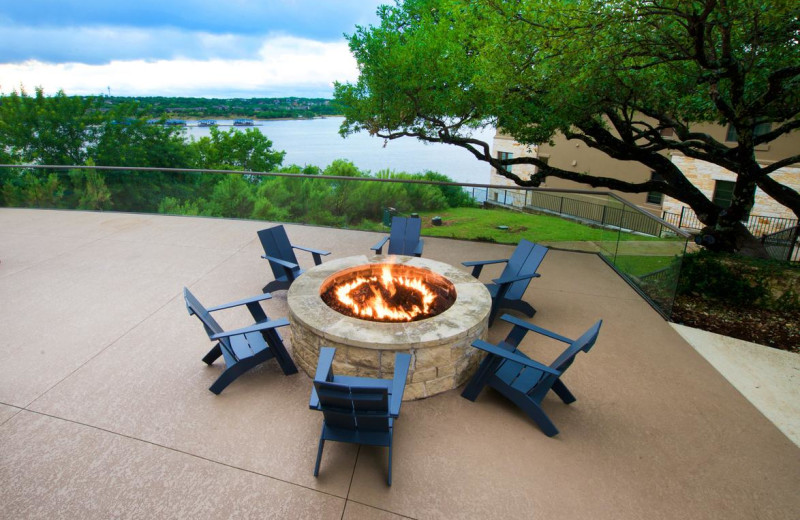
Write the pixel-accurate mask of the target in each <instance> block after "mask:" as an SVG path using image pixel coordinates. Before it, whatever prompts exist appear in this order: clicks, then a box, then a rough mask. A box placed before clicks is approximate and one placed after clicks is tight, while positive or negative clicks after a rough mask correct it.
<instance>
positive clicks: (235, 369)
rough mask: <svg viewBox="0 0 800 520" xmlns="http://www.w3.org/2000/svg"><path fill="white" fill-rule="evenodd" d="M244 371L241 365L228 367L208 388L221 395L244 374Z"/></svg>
mask: <svg viewBox="0 0 800 520" xmlns="http://www.w3.org/2000/svg"><path fill="white" fill-rule="evenodd" d="M244 372H245V371H244V370H241V367H240V366H239V365H234V366H232V367H231V368H228V369H226V370H225V372H223V373H222V375H221V376H219V377H218V378H217V380H216V381H214V384H213V385H211V386H209V387H208V389H209V390H211V391H212V392H214V393H215V394H216V395H219V394H221V393H222V391H223V390H225V389H226V388H227V387H228V385H229V384H231V383H233V382H234V381H235V380H236V378H237V377H239V376H240V375H242V374H243V373H244Z"/></svg>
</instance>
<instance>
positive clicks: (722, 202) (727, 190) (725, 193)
mask: <svg viewBox="0 0 800 520" xmlns="http://www.w3.org/2000/svg"><path fill="white" fill-rule="evenodd" d="M734 186H736V183H735V182H733V181H716V183H715V184H714V197H713V198H712V199H711V202H713V203H714V204H716V205H717V206H719V207H720V208H728V207H730V205H731V201H733V187H734Z"/></svg>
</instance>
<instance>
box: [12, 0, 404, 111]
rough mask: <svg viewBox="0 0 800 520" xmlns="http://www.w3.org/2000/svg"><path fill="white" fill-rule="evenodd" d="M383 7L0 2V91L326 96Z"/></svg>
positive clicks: (243, 0) (150, 0)
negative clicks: (353, 39) (353, 41)
mask: <svg viewBox="0 0 800 520" xmlns="http://www.w3.org/2000/svg"><path fill="white" fill-rule="evenodd" d="M382 3H393V1H392V0H260V1H258V0H218V1H212V0H138V1H129V0H105V1H98V0H0V91H2V92H3V93H6V94H7V93H9V92H11V91H12V90H19V89H20V86H22V87H24V88H25V90H27V91H29V92H32V91H33V90H34V88H35V87H39V86H41V87H43V88H44V90H45V92H46V93H47V94H52V93H55V92H56V91H57V90H59V89H62V90H64V92H66V93H67V94H69V95H87V94H107V93H108V92H109V88H110V92H111V94H112V95H119V96H147V95H165V96H201V97H279V96H307V97H331V95H332V92H333V88H332V84H333V82H334V81H354V80H355V79H356V78H357V75H358V69H357V67H356V63H355V60H354V59H353V57H352V55H351V54H350V52H349V49H348V48H347V42H346V40H345V39H344V37H343V34H344V33H347V34H352V33H353V32H354V30H355V27H356V25H369V24H376V23H377V22H378V18H377V16H376V14H375V12H376V10H377V6H378V5H379V4H382Z"/></svg>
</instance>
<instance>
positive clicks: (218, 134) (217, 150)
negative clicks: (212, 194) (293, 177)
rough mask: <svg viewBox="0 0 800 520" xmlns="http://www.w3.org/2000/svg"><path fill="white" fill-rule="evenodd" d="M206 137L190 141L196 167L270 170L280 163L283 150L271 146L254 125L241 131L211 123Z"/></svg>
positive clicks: (283, 153)
mask: <svg viewBox="0 0 800 520" xmlns="http://www.w3.org/2000/svg"><path fill="white" fill-rule="evenodd" d="M210 130H211V135H210V136H209V137H201V138H200V139H198V140H197V141H193V143H192V146H191V147H192V149H193V150H194V151H195V153H196V156H197V167H198V168H203V169H208V170H244V171H257V172H269V171H273V170H274V169H275V168H276V167H278V166H280V165H281V163H282V162H283V157H284V156H285V155H286V152H277V151H274V150H273V149H272V141H270V140H269V139H268V138H267V136H265V135H264V134H263V133H261V131H260V130H258V129H256V128H248V129H246V130H245V131H244V132H242V131H240V130H239V129H237V128H231V129H229V130H227V131H223V130H220V129H218V128H216V127H211V128H210Z"/></svg>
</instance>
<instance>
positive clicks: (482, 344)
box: [472, 339, 561, 376]
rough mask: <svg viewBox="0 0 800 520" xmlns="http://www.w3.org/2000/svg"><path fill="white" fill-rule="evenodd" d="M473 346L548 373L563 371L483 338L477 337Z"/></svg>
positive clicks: (555, 373)
mask: <svg viewBox="0 0 800 520" xmlns="http://www.w3.org/2000/svg"><path fill="white" fill-rule="evenodd" d="M472 346H473V347H475V348H478V349H481V350H483V351H485V352H488V353H489V354H492V355H495V356H500V357H502V358H504V359H507V360H509V361H513V362H515V363H519V364H520V365H525V366H527V367H530V368H535V369H536V370H541V371H542V372H546V373H548V374H553V375H555V376H560V375H561V372H559V371H558V370H554V369H552V368H550V367H548V366H546V365H543V364H541V363H539V362H537V361H534V360H532V359H530V358H528V357H525V356H521V355H519V354H517V353H515V352H509V351H508V350H505V349H503V348H500V347H498V346H496V345H492V344H491V343H487V342H485V341H483V340H480V339H476V340H475V341H473V342H472Z"/></svg>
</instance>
